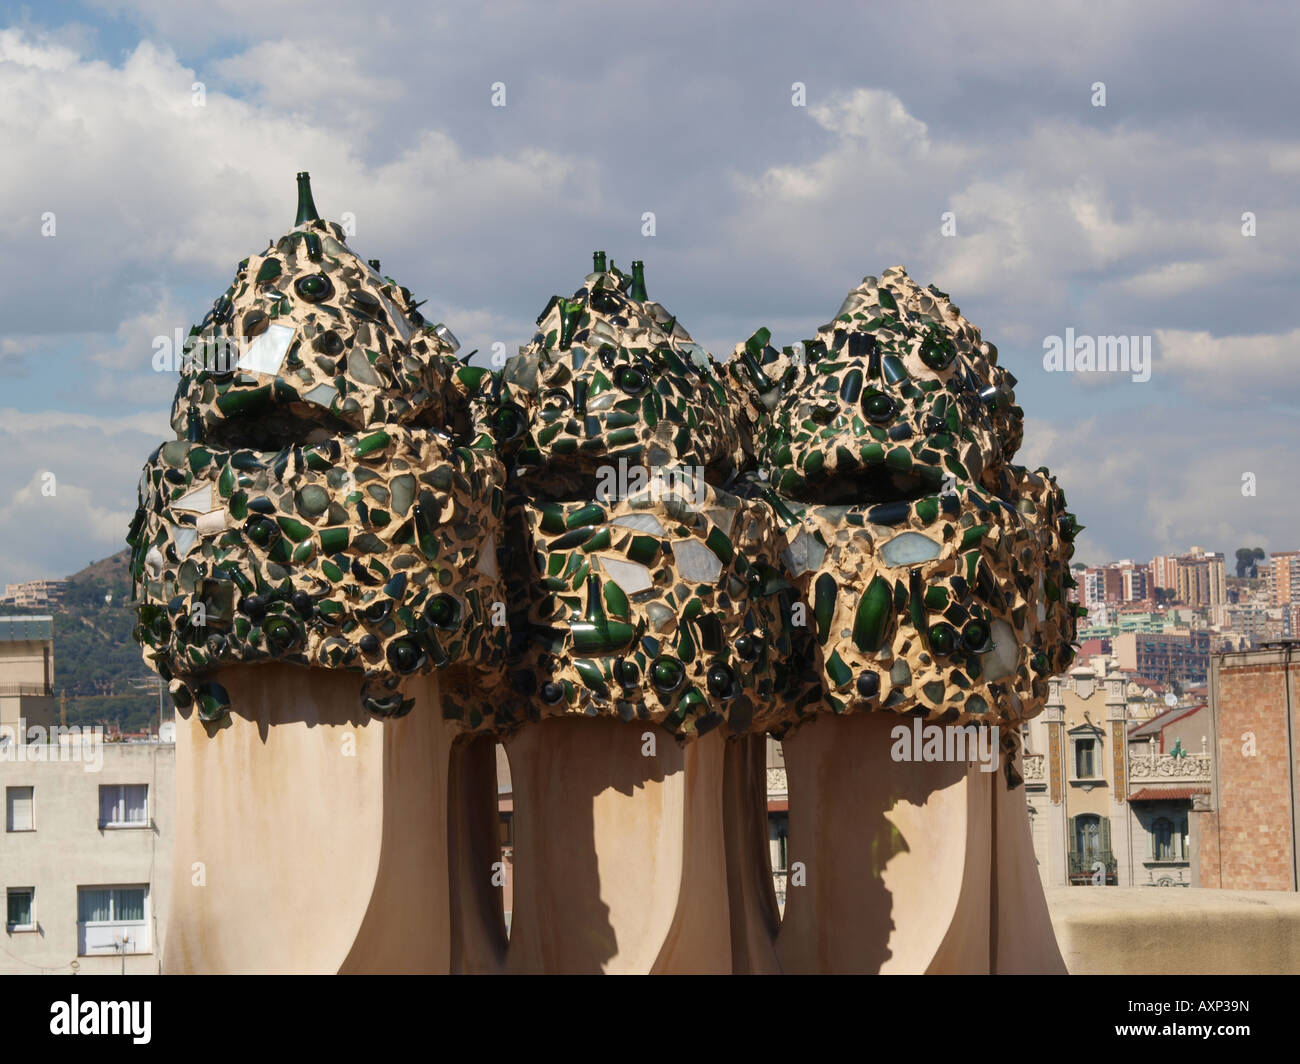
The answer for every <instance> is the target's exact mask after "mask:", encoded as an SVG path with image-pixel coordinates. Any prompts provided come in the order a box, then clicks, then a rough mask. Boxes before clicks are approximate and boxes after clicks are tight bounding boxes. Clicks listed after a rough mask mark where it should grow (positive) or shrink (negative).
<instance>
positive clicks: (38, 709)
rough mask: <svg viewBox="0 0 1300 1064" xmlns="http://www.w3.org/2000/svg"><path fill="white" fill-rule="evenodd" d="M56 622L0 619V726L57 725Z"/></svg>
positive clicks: (42, 618) (47, 726)
mask: <svg viewBox="0 0 1300 1064" xmlns="http://www.w3.org/2000/svg"><path fill="white" fill-rule="evenodd" d="M53 684H54V621H53V619H52V618H50V617H0V726H4V725H9V726H10V727H11V728H13V729H14V730H15V731H16V730H17V728H18V722H19V721H20V720H25V721H26V722H27V723H28V725H37V726H40V727H43V728H46V729H48V728H49V727H50V725H52V724H53V723H54V687H53Z"/></svg>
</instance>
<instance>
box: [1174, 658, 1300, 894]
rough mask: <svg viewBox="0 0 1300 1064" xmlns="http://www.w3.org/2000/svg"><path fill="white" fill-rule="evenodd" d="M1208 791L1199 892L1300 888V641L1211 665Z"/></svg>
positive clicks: (1201, 815)
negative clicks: (1211, 755) (1299, 872)
mask: <svg viewBox="0 0 1300 1064" xmlns="http://www.w3.org/2000/svg"><path fill="white" fill-rule="evenodd" d="M1209 687H1210V711H1211V717H1210V721H1211V729H1212V736H1211V749H1212V750H1213V752H1214V755H1215V756H1214V758H1213V769H1214V771H1213V777H1212V790H1211V794H1210V797H1209V799H1208V801H1207V802H1205V803H1204V805H1203V811H1198V812H1197V813H1196V814H1195V815H1194V818H1193V819H1194V820H1200V821H1201V822H1202V823H1201V829H1200V832H1199V836H1200V845H1199V847H1194V856H1195V859H1196V864H1197V865H1198V868H1197V874H1198V876H1199V882H1200V884H1201V885H1202V886H1207V887H1223V888H1225V889H1230V890H1291V891H1294V890H1297V889H1298V888H1300V882H1298V880H1297V856H1298V854H1300V823H1297V815H1296V810H1297V807H1298V806H1300V790H1298V787H1297V781H1298V779H1300V693H1298V692H1300V641H1297V640H1285V641H1280V642H1278V643H1273V644H1268V645H1265V646H1263V647H1260V648H1257V649H1253V650H1247V651H1244V652H1242V653H1237V654H1223V655H1219V656H1217V657H1215V658H1214V659H1213V660H1212V661H1211V663H1210V684H1209Z"/></svg>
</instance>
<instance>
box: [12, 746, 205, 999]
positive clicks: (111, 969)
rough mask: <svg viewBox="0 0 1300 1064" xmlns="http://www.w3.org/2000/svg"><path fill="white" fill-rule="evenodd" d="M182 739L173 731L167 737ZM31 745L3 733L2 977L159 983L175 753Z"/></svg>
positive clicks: (169, 750) (152, 748) (169, 749)
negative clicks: (116, 977) (131, 977)
mask: <svg viewBox="0 0 1300 1064" xmlns="http://www.w3.org/2000/svg"><path fill="white" fill-rule="evenodd" d="M173 734H174V732H172V731H171V725H164V726H163V737H164V738H167V739H170V738H171V737H172V735H173ZM22 738H23V737H22V736H21V734H18V733H16V729H12V728H10V729H0V792H2V793H3V795H4V818H5V819H4V834H3V835H2V836H0V890H3V892H4V895H5V927H4V937H3V939H0V974H7V975H17V974H38V973H46V974H72V973H77V974H81V975H90V974H101V975H109V974H119V973H125V974H136V975H145V974H156V973H157V972H158V970H159V960H160V958H161V955H162V929H163V926H164V918H165V914H166V911H167V900H168V893H169V889H170V868H171V855H172V839H173V814H172V811H173V808H174V794H175V768H176V755H175V751H176V747H175V744H174V743H173V742H170V741H168V742H158V741H154V742H134V743H109V742H103V741H102V738H101V737H100V736H98V735H97V734H86V735H78V734H75V733H74V734H72V735H68V734H63V735H54V736H50V737H48V738H52V739H53V741H48V739H47V737H45V736H41V735H40V734H39V733H36V734H35V735H33V734H31V733H29V735H28V738H39V739H41V740H42V741H39V742H24V741H22ZM195 889H201V888H198V887H196V888H195Z"/></svg>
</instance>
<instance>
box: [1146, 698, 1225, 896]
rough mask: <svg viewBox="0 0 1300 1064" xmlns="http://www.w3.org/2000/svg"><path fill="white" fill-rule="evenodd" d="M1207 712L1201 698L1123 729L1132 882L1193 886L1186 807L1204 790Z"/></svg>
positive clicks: (1201, 797) (1189, 815) (1208, 759)
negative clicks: (1126, 757)
mask: <svg viewBox="0 0 1300 1064" xmlns="http://www.w3.org/2000/svg"><path fill="white" fill-rule="evenodd" d="M1209 717H1210V714H1209V709H1208V706H1207V704H1206V703H1205V702H1199V703H1194V704H1192V705H1187V706H1175V707H1173V708H1170V709H1166V710H1165V711H1164V712H1162V713H1159V714H1157V715H1156V716H1154V717H1152V718H1151V719H1149V720H1146V721H1135V722H1134V723H1132V724H1130V725H1129V730H1128V741H1129V746H1128V751H1129V757H1128V805H1129V810H1130V815H1131V816H1132V818H1133V821H1134V823H1133V830H1132V831H1131V832H1130V838H1131V840H1132V842H1133V853H1132V860H1131V862H1130V867H1131V869H1132V876H1133V878H1132V882H1133V883H1134V884H1135V885H1140V886H1153V887H1187V886H1194V885H1197V886H1199V885H1200V884H1199V883H1198V882H1197V881H1196V876H1195V872H1194V870H1193V868H1192V850H1193V848H1192V838H1191V830H1192V825H1193V823H1195V821H1194V819H1193V817H1192V811H1193V808H1194V805H1195V803H1197V802H1201V803H1202V804H1204V802H1205V801H1206V800H1208V797H1209V793H1210V771H1211V766H1210V762H1211V756H1210V753H1209V731H1210V720H1209Z"/></svg>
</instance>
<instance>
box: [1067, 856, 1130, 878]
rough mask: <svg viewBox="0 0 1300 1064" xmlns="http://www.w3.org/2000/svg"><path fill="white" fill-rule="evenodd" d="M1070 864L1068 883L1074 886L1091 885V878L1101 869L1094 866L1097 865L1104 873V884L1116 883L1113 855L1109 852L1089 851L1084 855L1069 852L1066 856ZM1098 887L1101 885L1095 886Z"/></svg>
mask: <svg viewBox="0 0 1300 1064" xmlns="http://www.w3.org/2000/svg"><path fill="white" fill-rule="evenodd" d="M1067 856H1068V858H1069V864H1070V882H1071V883H1072V884H1074V885H1076V886H1086V885H1087V884H1090V883H1092V877H1093V876H1094V875H1095V874H1096V873H1097V872H1098V871H1101V869H1097V868H1095V867H1094V866H1095V865H1096V864H1098V863H1100V864H1101V865H1102V868H1103V869H1104V870H1105V873H1106V883H1107V884H1114V883H1116V882H1118V881H1117V880H1116V878H1115V855H1114V853H1112V852H1111V851H1110V850H1090V851H1088V852H1086V853H1078V852H1071V853H1069V854H1067ZM1097 885H1098V886H1100V885H1101V884H1097Z"/></svg>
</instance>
